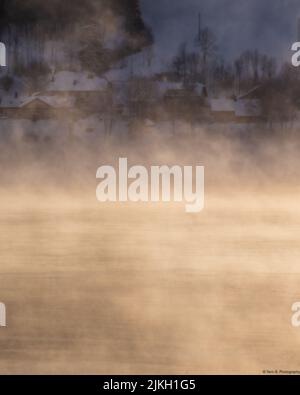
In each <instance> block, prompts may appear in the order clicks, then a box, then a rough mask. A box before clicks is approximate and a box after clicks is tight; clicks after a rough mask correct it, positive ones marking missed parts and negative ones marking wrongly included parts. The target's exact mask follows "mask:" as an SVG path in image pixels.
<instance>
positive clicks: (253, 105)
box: [235, 99, 262, 117]
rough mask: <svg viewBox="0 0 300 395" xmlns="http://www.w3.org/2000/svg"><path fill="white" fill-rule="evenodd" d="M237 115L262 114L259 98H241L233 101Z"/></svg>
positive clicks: (255, 115)
mask: <svg viewBox="0 0 300 395" xmlns="http://www.w3.org/2000/svg"><path fill="white" fill-rule="evenodd" d="M235 115H236V116H237V117H259V116H260V115H262V108H261V102H260V100H251V99H243V100H238V101H237V102H236V103H235Z"/></svg>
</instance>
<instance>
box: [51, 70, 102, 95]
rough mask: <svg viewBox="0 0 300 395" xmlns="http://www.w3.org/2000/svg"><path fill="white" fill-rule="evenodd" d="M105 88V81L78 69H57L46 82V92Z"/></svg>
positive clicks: (99, 89) (100, 89)
mask: <svg viewBox="0 0 300 395" xmlns="http://www.w3.org/2000/svg"><path fill="white" fill-rule="evenodd" d="M106 88H107V81H106V80H105V79H104V78H99V77H97V76H96V75H95V74H93V73H89V72H85V71H80V72H74V71H59V72H57V73H55V74H54V75H53V77H52V79H51V81H50V82H49V83H48V85H47V88H46V91H48V92H78V91H79V92H80V91H102V90H105V89H106Z"/></svg>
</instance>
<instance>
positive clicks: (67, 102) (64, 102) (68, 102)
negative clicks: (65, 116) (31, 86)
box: [21, 95, 75, 108]
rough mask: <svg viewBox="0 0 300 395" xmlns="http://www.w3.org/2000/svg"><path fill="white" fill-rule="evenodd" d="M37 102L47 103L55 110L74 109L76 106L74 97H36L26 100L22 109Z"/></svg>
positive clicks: (22, 104)
mask: <svg viewBox="0 0 300 395" xmlns="http://www.w3.org/2000/svg"><path fill="white" fill-rule="evenodd" d="M35 100H39V101H41V102H43V103H46V104H48V105H49V106H50V107H53V108H72V107H74V104H75V99H74V98H73V97H60V96H44V95H34V96H30V97H27V98H26V99H24V100H23V101H22V102H21V107H24V106H26V105H27V104H29V103H31V102H33V101H35Z"/></svg>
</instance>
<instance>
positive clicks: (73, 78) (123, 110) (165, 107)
mask: <svg viewBox="0 0 300 395" xmlns="http://www.w3.org/2000/svg"><path fill="white" fill-rule="evenodd" d="M257 89H258V88H254V89H252V90H251V91H250V92H247V93H245V94H244V95H241V96H239V97H230V98H228V97H210V95H209V94H208V92H207V89H206V87H205V86H204V85H203V84H200V83H195V84H193V85H191V86H186V84H184V83H182V82H172V81H168V80H166V79H164V80H162V79H155V78H151V79H149V78H148V79H146V78H132V77H131V76H130V75H124V73H122V71H121V70H111V71H109V72H107V73H106V74H105V75H103V76H102V77H98V76H96V75H94V74H93V73H90V72H82V71H81V72H74V71H58V72H56V73H53V74H52V75H51V76H50V77H49V80H48V81H47V82H46V83H45V86H44V88H43V89H42V90H41V91H40V92H35V93H30V94H26V93H25V92H26V87H25V88H24V86H23V84H22V82H21V81H20V80H14V82H13V83H12V85H11V86H10V88H9V90H4V89H1V90H0V118H13V119H21V118H22V119H23V118H25V119H31V120H39V119H49V118H60V117H74V118H80V117H82V115H83V114H85V115H86V114H94V113H98V114H101V113H102V114H108V115H110V116H120V117H122V116H123V117H144V118H148V119H149V118H151V119H155V117H158V116H159V114H160V115H161V114H164V116H165V114H169V113H173V114H174V113H175V114H176V113H179V112H180V111H182V112H183V113H184V112H188V111H190V112H192V113H193V114H196V115H198V116H199V121H201V117H202V118H203V120H204V119H205V120H206V121H207V120H210V121H212V122H235V123H252V122H253V123H255V122H258V121H260V120H261V119H262V106H261V102H260V99H259V98H258V97H256V95H255V92H256V91H257Z"/></svg>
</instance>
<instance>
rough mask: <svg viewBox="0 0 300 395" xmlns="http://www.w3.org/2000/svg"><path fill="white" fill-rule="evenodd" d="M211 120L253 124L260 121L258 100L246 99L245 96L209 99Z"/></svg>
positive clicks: (259, 102) (260, 106)
mask: <svg viewBox="0 0 300 395" xmlns="http://www.w3.org/2000/svg"><path fill="white" fill-rule="evenodd" d="M209 102H210V111H211V116H212V119H213V120H214V121H216V122H235V123H255V122H259V121H261V119H262V115H263V114H262V105H261V101H260V100H259V99H252V98H247V95H245V96H241V97H239V98H237V99H235V98H234V99H231V98H217V99H210V101H209Z"/></svg>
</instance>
